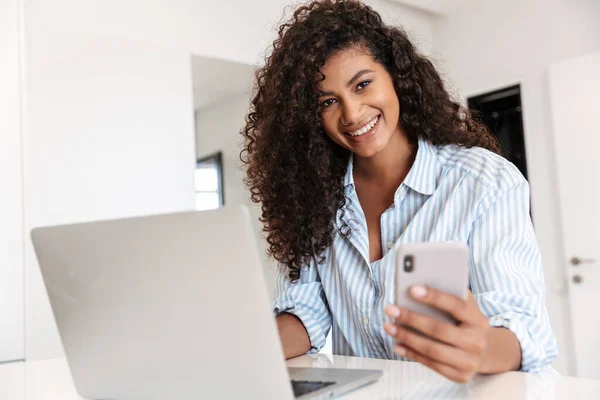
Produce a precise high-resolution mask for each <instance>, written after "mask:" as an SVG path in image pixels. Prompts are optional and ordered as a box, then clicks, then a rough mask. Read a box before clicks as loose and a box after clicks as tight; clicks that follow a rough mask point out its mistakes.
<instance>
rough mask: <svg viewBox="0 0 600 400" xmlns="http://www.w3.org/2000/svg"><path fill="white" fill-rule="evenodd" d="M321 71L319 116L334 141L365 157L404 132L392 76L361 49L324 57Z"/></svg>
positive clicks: (380, 150) (377, 151) (375, 153)
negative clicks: (399, 121) (400, 125)
mask: <svg viewBox="0 0 600 400" xmlns="http://www.w3.org/2000/svg"><path fill="white" fill-rule="evenodd" d="M321 72H322V73H323V74H324V75H325V79H324V80H323V81H322V82H320V86H319V90H320V93H319V104H320V108H321V120H322V123H323V128H324V129H325V132H326V133H327V135H328V136H329V137H330V138H331V139H332V140H333V141H334V142H336V143H337V144H339V145H340V146H342V147H344V148H346V149H348V150H350V151H351V152H353V153H354V154H355V155H356V156H358V157H365V158H368V157H373V156H374V155H377V154H379V153H381V152H382V151H383V150H384V149H385V148H386V147H387V146H388V144H389V143H390V141H391V140H392V139H393V138H394V136H395V135H404V133H403V131H402V130H401V129H400V127H399V124H398V120H399V116H400V104H399V101H398V96H397V94H396V91H395V90H394V84H393V82H392V77H391V76H390V74H389V73H388V72H387V70H386V69H385V68H384V67H383V65H381V64H379V63H378V62H376V61H375V60H374V59H373V57H372V56H371V55H369V54H368V53H367V52H366V51H365V50H363V49H362V48H360V47H354V48H349V49H346V50H343V51H342V52H340V53H338V54H335V55H333V56H331V57H330V58H328V59H327V61H326V63H325V65H324V66H323V67H322V68H321ZM398 138H399V137H398Z"/></svg>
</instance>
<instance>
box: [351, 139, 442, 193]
mask: <svg viewBox="0 0 600 400" xmlns="http://www.w3.org/2000/svg"><path fill="white" fill-rule="evenodd" d="M418 143H419V144H418V146H419V148H418V149H417V156H416V158H415V162H414V163H413V165H412V167H411V168H410V171H409V172H408V175H407V176H406V178H404V182H403V184H405V185H406V186H408V187H410V188H411V189H413V190H415V191H417V192H419V193H422V194H425V195H432V194H433V192H434V190H435V188H436V187H437V151H436V149H435V146H434V145H433V144H431V143H429V142H428V141H427V140H424V139H421V138H419V142H418ZM353 165H354V155H353V154H350V160H349V161H348V168H347V169H346V175H344V191H345V192H346V194H348V193H349V192H350V191H353V190H354V176H353V173H352V167H353Z"/></svg>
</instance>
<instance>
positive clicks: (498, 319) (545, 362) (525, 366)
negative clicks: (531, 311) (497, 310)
mask: <svg viewBox="0 0 600 400" xmlns="http://www.w3.org/2000/svg"><path fill="white" fill-rule="evenodd" d="M489 322H490V326H492V327H504V328H507V329H509V330H510V331H511V332H512V333H514V334H515V336H516V337H517V340H518V341H519V344H520V345H521V369H520V370H521V371H523V372H532V373H540V372H542V371H544V370H545V369H546V367H548V366H549V365H550V362H551V361H552V358H554V357H548V355H547V354H546V352H545V351H544V350H543V348H542V347H541V346H540V345H538V344H536V342H535V341H534V340H533V339H532V338H531V335H530V334H529V332H528V331H527V329H526V328H525V326H524V325H523V324H522V323H521V322H520V321H518V320H517V319H515V318H511V317H510V316H506V315H503V314H500V315H495V316H493V317H491V318H490V319H489Z"/></svg>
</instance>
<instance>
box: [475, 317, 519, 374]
mask: <svg viewBox="0 0 600 400" xmlns="http://www.w3.org/2000/svg"><path fill="white" fill-rule="evenodd" d="M520 367H521V345H520V344H519V341H518V339H517V337H516V336H515V334H514V333H513V332H512V331H510V330H509V329H507V328H505V327H492V328H491V329H490V330H489V332H488V346H487V349H486V351H485V353H484V355H483V360H482V363H481V366H480V367H479V371H478V372H479V373H482V374H495V373H499V372H506V371H518V370H519V369H520Z"/></svg>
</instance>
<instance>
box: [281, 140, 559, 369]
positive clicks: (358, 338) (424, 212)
mask: <svg viewBox="0 0 600 400" xmlns="http://www.w3.org/2000/svg"><path fill="white" fill-rule="evenodd" d="M344 190H345V195H346V197H347V199H348V200H349V201H348V200H347V201H346V203H347V204H346V206H345V213H344V214H343V215H342V212H341V210H338V214H337V216H336V224H337V225H338V226H340V225H341V223H342V220H341V218H343V219H344V221H345V222H346V224H347V225H348V226H349V227H350V228H351V230H352V233H351V235H350V237H349V238H344V237H342V236H341V235H339V234H337V233H335V234H334V240H333V243H332V245H331V246H330V247H329V248H328V249H327V250H326V252H325V256H326V261H325V263H323V264H321V265H316V264H315V263H312V264H311V265H306V266H304V267H303V268H302V272H301V278H300V280H299V281H297V282H295V283H291V282H290V280H289V278H287V273H286V271H285V268H284V267H283V266H279V268H278V272H277V279H276V286H275V297H274V311H275V314H279V313H282V312H286V313H291V314H294V315H296V316H297V317H298V318H300V320H301V321H302V323H303V324H304V326H305V327H306V330H307V332H308V335H309V337H310V342H311V346H312V348H311V349H310V351H309V352H310V353H314V352H318V351H319V350H320V349H321V348H322V347H323V346H324V345H325V341H326V336H327V334H328V333H329V331H330V330H331V331H332V350H333V354H340V355H348V356H358V357H374V358H385V359H396V360H398V359H404V358H403V357H401V356H398V355H397V354H396V353H394V352H393V348H394V341H393V339H392V338H391V337H390V336H388V335H387V334H386V333H385V332H384V330H383V324H384V323H385V322H386V321H388V320H390V319H389V318H388V317H387V316H386V315H384V312H383V310H384V307H385V305H386V304H391V303H393V302H394V259H395V251H396V248H397V246H399V245H402V244H406V243H414V242H444V241H461V242H466V243H467V244H468V246H469V249H470V258H471V265H470V271H469V286H470V290H471V291H472V292H473V295H474V297H475V299H476V300H477V303H478V305H479V308H480V310H481V311H482V312H483V313H484V314H485V315H486V316H487V317H488V318H489V322H490V325H491V326H496V327H498V326H502V327H506V328H508V329H510V330H511V331H512V332H513V333H514V334H515V335H516V337H517V339H518V340H519V342H520V344H521V349H522V370H523V371H530V372H539V371H541V370H542V369H544V368H545V367H546V366H548V365H549V363H550V362H551V361H552V359H554V358H555V357H556V356H557V354H558V351H557V346H556V340H555V338H554V334H553V333H552V329H551V327H550V323H549V320H548V315H547V312H546V307H545V304H544V298H545V287H544V277H543V269H542V263H541V256H540V251H539V248H538V245H537V241H536V238H535V233H534V231H533V226H532V223H531V218H530V216H529V186H528V184H527V181H526V180H525V179H524V178H523V176H522V175H521V173H520V172H519V171H518V170H517V168H516V167H515V166H514V165H513V164H511V163H510V162H509V161H507V160H506V159H504V158H502V157H500V156H498V155H496V154H494V153H492V152H490V151H487V150H484V149H482V148H471V149H466V148H462V147H458V146H454V145H447V146H440V147H436V146H433V145H432V144H431V143H429V142H427V141H424V140H419V148H418V151H417V156H416V158H415V161H414V163H413V165H412V167H411V169H410V171H409V173H408V175H407V176H406V178H405V180H404V182H403V183H402V184H401V185H400V187H398V189H397V190H396V192H395V195H394V203H393V204H392V205H391V206H390V207H389V208H388V209H387V210H386V211H385V212H384V213H383V214H382V215H381V243H382V251H383V253H382V254H383V258H382V259H380V260H378V261H375V262H373V263H371V262H370V257H369V240H368V234H367V232H368V231H367V223H366V219H365V216H364V213H363V211H362V209H361V207H360V202H359V200H358V197H357V195H356V191H355V189H354V180H353V175H352V159H351V160H350V163H349V165H348V169H347V172H346V175H345V177H344Z"/></svg>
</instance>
